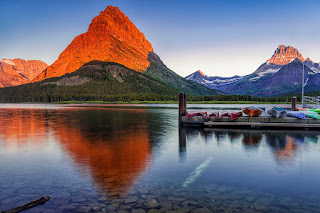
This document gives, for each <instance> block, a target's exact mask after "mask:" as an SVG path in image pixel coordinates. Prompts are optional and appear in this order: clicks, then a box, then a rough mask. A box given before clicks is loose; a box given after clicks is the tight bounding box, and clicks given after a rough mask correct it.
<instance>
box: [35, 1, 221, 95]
mask: <svg viewBox="0 0 320 213" xmlns="http://www.w3.org/2000/svg"><path fill="white" fill-rule="evenodd" d="M93 60H98V61H103V62H114V63H118V64H122V65H124V66H125V67H127V68H129V69H132V70H134V71H136V72H140V73H144V74H146V75H150V76H153V77H155V78H158V79H159V80H161V81H163V82H164V83H167V84H169V85H171V86H173V87H175V88H176V89H177V91H182V92H187V93H189V94H194V95H216V94H225V93H223V92H220V91H216V90H210V89H208V88H206V87H204V86H202V85H199V84H197V83H195V82H192V81H188V80H186V79H184V78H183V77H181V76H179V75H177V74H176V73H175V72H173V71H172V70H170V69H169V68H168V67H166V65H164V63H163V62H162V61H161V59H160V57H159V56H158V55H157V54H156V53H154V52H153V48H152V45H151V44H150V42H149V41H147V39H146V38H145V36H144V35H143V33H141V32H140V31H139V30H138V28H137V27H136V26H135V25H134V24H133V23H132V22H131V21H130V20H129V18H128V17H127V16H125V15H124V14H123V13H122V12H121V11H120V10H119V8H118V7H113V6H108V7H107V8H106V9H105V10H104V11H102V12H100V14H99V15H98V16H96V17H95V18H94V19H93V20H92V22H91V24H90V25H89V28H88V31H87V32H86V33H83V34H81V35H79V36H77V37H76V38H75V39H74V40H73V41H72V42H71V43H70V44H69V45H68V46H67V48H66V49H65V50H64V51H63V52H62V53H61V54H60V56H59V57H58V59H57V60H56V61H55V62H54V63H53V64H52V65H51V66H49V67H48V68H47V69H45V70H44V71H43V72H42V73H40V74H39V75H38V76H37V77H36V78H35V79H34V80H33V81H34V82H37V81H41V80H44V79H47V78H52V77H59V76H62V75H64V74H66V73H72V72H74V71H76V70H78V69H79V68H80V67H81V66H82V65H83V64H85V63H88V62H90V61H93Z"/></svg>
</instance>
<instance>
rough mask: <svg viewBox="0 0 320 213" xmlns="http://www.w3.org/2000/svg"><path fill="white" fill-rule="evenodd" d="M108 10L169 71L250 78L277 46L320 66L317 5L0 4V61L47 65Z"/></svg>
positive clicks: (307, 1)
mask: <svg viewBox="0 0 320 213" xmlns="http://www.w3.org/2000/svg"><path fill="white" fill-rule="evenodd" d="M108 5H113V6H118V7H119V9H120V10H121V11H122V12H123V13H124V14H126V15H127V16H128V17H129V19H130V20H131V21H132V22H133V23H134V24H135V25H136V26H137V28H138V29H139V30H140V31H141V32H142V33H143V34H144V35H145V36H146V38H147V40H148V41H149V42H150V43H151V44H152V46H153V49H154V52H155V53H157V54H158V55H159V56H160V58H161V59H162V61H163V62H164V63H165V64H166V65H167V66H168V67H169V68H170V69H172V70H173V71H175V72H176V73H178V74H179V75H181V76H183V77H185V76H187V75H189V74H191V73H193V72H195V71H196V70H201V71H202V72H204V73H205V74H206V75H209V76H225V77H228V76H233V75H246V74H250V73H252V72H254V71H255V70H256V69H257V68H258V67H259V66H260V65H261V64H262V63H264V62H265V61H266V60H267V59H269V58H270V57H271V56H272V55H273V53H274V51H275V49H276V48H277V47H278V46H279V45H281V44H283V45H286V46H288V45H290V46H293V47H295V48H297V49H298V50H299V52H300V53H301V54H302V56H303V57H304V58H307V57H309V58H311V60H313V61H314V62H320V42H319V39H320V24H319V23H320V22H319V20H320V1H317V0H314V1H312V0H304V1H303V0H300V1H298V0H286V1H284V0H277V1H273V0H269V1H263V0H259V1H257V0H253V1H245V0H233V1H231V0H221V1H215V0H152V1H151V0H87V1H83V0H63V1H62V0H1V1H0V29H1V31H0V59H1V58H9V59H13V58H22V59H25V60H31V59H32V60H42V61H44V62H46V63H47V64H49V65H50V64H52V63H53V62H54V61H55V60H56V59H57V58H58V56H59V55H60V53H61V52H62V51H63V50H64V49H65V48H66V47H67V46H68V45H69V44H70V43H71V41H72V40H73V39H74V37H76V36H77V35H79V34H82V33H85V32H86V31H87V29H88V26H89V24H90V23H91V20H92V19H93V18H94V17H95V16H97V15H99V12H100V11H103V10H104V9H105V8H106V7H107V6H108Z"/></svg>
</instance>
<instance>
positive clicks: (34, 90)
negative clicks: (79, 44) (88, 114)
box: [0, 61, 224, 102]
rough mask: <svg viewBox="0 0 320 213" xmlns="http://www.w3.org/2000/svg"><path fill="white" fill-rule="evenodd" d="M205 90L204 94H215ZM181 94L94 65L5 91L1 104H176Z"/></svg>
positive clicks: (116, 68)
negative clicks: (94, 102)
mask: <svg viewBox="0 0 320 213" xmlns="http://www.w3.org/2000/svg"><path fill="white" fill-rule="evenodd" d="M204 88H205V89H204V90H203V91H202V92H204V91H207V92H209V91H210V92H212V91H213V90H210V89H209V88H206V87H204ZM178 92H179V89H177V88H176V87H174V86H173V85H171V84H168V83H167V82H165V81H163V80H162V79H158V78H155V77H153V76H151V75H149V74H146V73H140V72H136V71H135V70H133V69H130V68H128V67H125V66H124V65H121V64H118V63H115V62H104V61H91V62H88V63H86V64H84V65H83V66H81V67H80V68H79V69H78V70H77V71H75V72H72V73H67V74H65V75H63V76H60V77H54V78H48V79H45V80H42V81H39V82H35V83H29V84H24V85H20V86H17V87H7V88H1V89H0V102H34V101H35V102H60V101H70V100H76V101H133V100H141V101H143V100H146V101H152V100H176V97H177V94H178ZM217 94H218V93H217ZM220 94H221V93H220ZM223 94H224V93H223Z"/></svg>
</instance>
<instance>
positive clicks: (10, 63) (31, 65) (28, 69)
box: [0, 58, 48, 87]
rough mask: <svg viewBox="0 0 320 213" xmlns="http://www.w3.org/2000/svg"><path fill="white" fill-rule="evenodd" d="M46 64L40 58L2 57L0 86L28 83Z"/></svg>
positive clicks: (0, 62)
mask: <svg viewBox="0 0 320 213" xmlns="http://www.w3.org/2000/svg"><path fill="white" fill-rule="evenodd" d="M46 67H48V65H47V64H46V63H44V62H43V61H40V60H28V61H26V60H23V59H20V58H16V59H2V61H0V87H10V86H17V85H20V84H25V83H29V82H30V81H31V80H32V79H33V78H35V77H36V76H37V75H38V74H39V73H40V72H41V71H43V70H44V69H45V68H46Z"/></svg>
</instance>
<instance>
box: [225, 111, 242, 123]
mask: <svg viewBox="0 0 320 213" xmlns="http://www.w3.org/2000/svg"><path fill="white" fill-rule="evenodd" d="M228 116H229V120H230V121H233V120H236V119H237V118H239V117H240V116H242V111H236V112H229V113H228Z"/></svg>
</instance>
